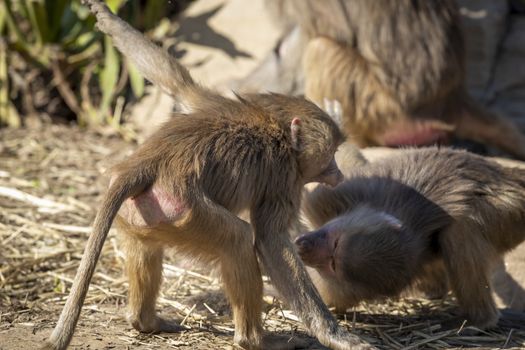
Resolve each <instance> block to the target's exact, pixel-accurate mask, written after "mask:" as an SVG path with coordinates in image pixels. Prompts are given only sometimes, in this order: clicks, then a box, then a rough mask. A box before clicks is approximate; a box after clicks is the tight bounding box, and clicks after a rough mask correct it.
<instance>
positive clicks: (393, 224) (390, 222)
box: [380, 211, 403, 230]
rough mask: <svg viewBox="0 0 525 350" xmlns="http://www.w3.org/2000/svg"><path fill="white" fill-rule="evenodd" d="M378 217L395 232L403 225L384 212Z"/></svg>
mask: <svg viewBox="0 0 525 350" xmlns="http://www.w3.org/2000/svg"><path fill="white" fill-rule="evenodd" d="M380 215H381V218H382V219H383V220H384V221H385V222H386V223H387V224H388V225H389V226H391V227H392V228H395V229H396V230H400V229H401V228H403V223H402V222H401V220H399V219H398V218H397V217H395V216H394V215H392V214H389V213H386V212H384V211H382V212H381V213H380Z"/></svg>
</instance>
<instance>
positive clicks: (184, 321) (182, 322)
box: [180, 304, 197, 326]
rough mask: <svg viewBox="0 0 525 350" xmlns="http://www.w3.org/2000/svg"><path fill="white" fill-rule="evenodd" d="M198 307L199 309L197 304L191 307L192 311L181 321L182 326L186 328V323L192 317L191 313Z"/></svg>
mask: <svg viewBox="0 0 525 350" xmlns="http://www.w3.org/2000/svg"><path fill="white" fill-rule="evenodd" d="M196 307H197V304H193V306H192V307H191V309H190V311H188V313H187V314H186V316H185V317H184V319H183V320H182V321H181V323H180V325H181V326H184V324H185V323H186V320H187V319H188V317H190V315H191V313H192V312H193V310H195V308H196Z"/></svg>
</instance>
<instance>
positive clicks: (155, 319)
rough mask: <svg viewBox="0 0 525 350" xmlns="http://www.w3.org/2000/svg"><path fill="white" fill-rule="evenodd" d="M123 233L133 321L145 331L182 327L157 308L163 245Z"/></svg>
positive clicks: (130, 316)
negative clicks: (164, 316) (161, 315)
mask: <svg viewBox="0 0 525 350" xmlns="http://www.w3.org/2000/svg"><path fill="white" fill-rule="evenodd" d="M122 236H123V238H122V240H123V248H124V252H125V255H126V274H127V276H128V280H129V292H128V315H127V318H128V321H129V323H130V324H131V325H132V326H133V328H135V329H137V330H138V331H141V332H145V333H156V332H175V331H179V330H181V329H182V327H180V326H178V325H176V324H175V323H174V322H170V321H167V320H164V319H162V318H160V317H159V316H157V314H156V311H155V304H156V301H157V296H158V294H159V289H160V285H161V280H162V258H163V249H162V247H161V246H158V245H153V244H146V243H144V242H142V241H141V240H140V239H137V238H134V237H132V236H131V235H128V234H123V235H122Z"/></svg>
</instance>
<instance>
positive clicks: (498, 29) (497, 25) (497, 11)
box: [457, 0, 509, 101]
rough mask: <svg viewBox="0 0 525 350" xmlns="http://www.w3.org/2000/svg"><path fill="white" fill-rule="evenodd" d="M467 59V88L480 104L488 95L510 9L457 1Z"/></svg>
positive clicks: (486, 1) (496, 3)
mask: <svg viewBox="0 0 525 350" xmlns="http://www.w3.org/2000/svg"><path fill="white" fill-rule="evenodd" d="M457 2H458V4H459V6H460V11H461V16H462V27H463V33H464V36H465V44H466V56H467V87H468V89H469V91H470V93H471V94H472V96H473V97H474V98H476V99H477V100H478V101H486V96H485V94H486V91H487V89H488V87H489V84H490V82H491V80H492V72H493V67H494V64H495V59H496V56H497V53H498V47H499V45H500V43H501V40H502V39H503V36H504V34H505V30H506V25H507V23H506V22H507V15H508V13H509V6H508V3H507V1H502V0H458V1H457Z"/></svg>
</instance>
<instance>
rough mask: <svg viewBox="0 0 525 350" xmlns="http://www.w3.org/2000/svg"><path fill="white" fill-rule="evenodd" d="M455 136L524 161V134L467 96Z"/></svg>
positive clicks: (512, 124)
mask: <svg viewBox="0 0 525 350" xmlns="http://www.w3.org/2000/svg"><path fill="white" fill-rule="evenodd" d="M456 134H457V135H458V136H459V137H461V138H465V139H469V140H474V141H478V142H481V143H484V144H487V145H491V146H494V147H497V148H499V149H501V150H502V151H505V152H507V153H509V154H511V155H513V156H514V157H516V158H518V159H520V160H525V134H523V133H522V132H521V131H520V130H519V129H518V127H517V126H516V125H515V124H514V123H513V122H512V120H510V119H508V118H505V117H503V116H501V115H497V114H495V113H492V112H490V111H488V110H487V109H485V108H484V107H482V106H480V105H479V104H478V103H477V102H475V101H473V100H472V98H470V97H469V96H465V99H464V105H463V106H462V111H461V119H460V121H459V123H458V125H457V130H456Z"/></svg>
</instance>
